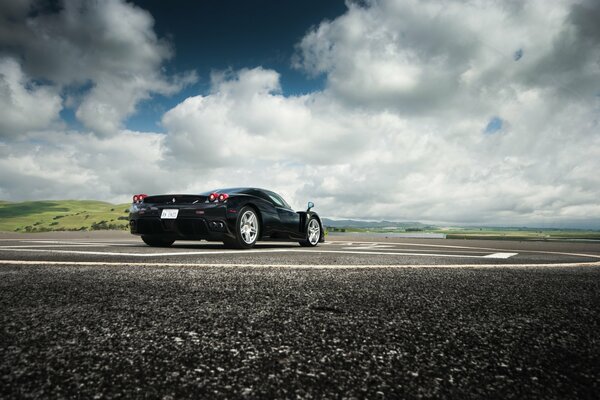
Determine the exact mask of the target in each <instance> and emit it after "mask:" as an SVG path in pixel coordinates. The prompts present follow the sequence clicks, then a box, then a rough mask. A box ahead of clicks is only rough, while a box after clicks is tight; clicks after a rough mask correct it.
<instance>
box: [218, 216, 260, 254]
mask: <svg viewBox="0 0 600 400" xmlns="http://www.w3.org/2000/svg"><path fill="white" fill-rule="evenodd" d="M234 233H235V237H234V238H227V239H225V240H224V243H225V246H227V247H233V248H236V249H250V248H252V247H254V245H255V244H256V241H257V240H258V237H259V233H260V224H259V222H258V215H257V214H256V211H255V210H254V209H253V208H252V207H244V208H242V209H241V210H240V213H239V216H238V219H237V221H236V223H235V232H234Z"/></svg>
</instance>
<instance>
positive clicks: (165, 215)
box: [160, 210, 179, 219]
mask: <svg viewBox="0 0 600 400" xmlns="http://www.w3.org/2000/svg"><path fill="white" fill-rule="evenodd" d="M177 214H179V210H162V214H160V217H161V218H162V219H177Z"/></svg>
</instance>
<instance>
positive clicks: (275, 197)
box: [267, 192, 291, 210]
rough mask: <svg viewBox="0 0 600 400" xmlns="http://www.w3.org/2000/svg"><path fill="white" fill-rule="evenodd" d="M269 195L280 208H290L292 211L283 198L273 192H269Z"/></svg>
mask: <svg viewBox="0 0 600 400" xmlns="http://www.w3.org/2000/svg"><path fill="white" fill-rule="evenodd" d="M267 194H268V195H269V197H270V198H271V200H273V203H275V204H276V205H278V206H279V207H284V208H289V209H290V210H291V207H290V205H289V204H288V203H286V202H285V200H284V199H282V198H281V196H279V195H278V194H276V193H273V192H267Z"/></svg>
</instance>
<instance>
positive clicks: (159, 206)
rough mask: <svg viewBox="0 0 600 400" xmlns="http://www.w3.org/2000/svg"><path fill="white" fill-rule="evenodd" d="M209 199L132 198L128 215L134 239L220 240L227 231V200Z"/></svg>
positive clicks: (200, 196)
mask: <svg viewBox="0 0 600 400" xmlns="http://www.w3.org/2000/svg"><path fill="white" fill-rule="evenodd" d="M213 197H214V196H211V195H208V196H207V195H190V194H174V195H172V194H169V195H158V196H146V195H144V194H140V195H135V196H134V198H133V203H132V204H131V208H130V213H129V228H130V232H131V233H132V234H134V235H144V236H153V237H161V238H169V239H189V240H197V239H206V240H223V238H224V237H225V236H227V235H231V233H230V231H229V227H228V222H227V218H228V212H227V200H228V199H227V198H222V197H221V198H219V197H218V196H217V197H216V198H213Z"/></svg>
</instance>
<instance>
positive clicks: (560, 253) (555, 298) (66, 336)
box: [0, 234, 600, 399]
mask: <svg viewBox="0 0 600 400" xmlns="http://www.w3.org/2000/svg"><path fill="white" fill-rule="evenodd" d="M85 235H87V237H86V236H85ZM336 239H339V241H338V242H336V243H332V244H327V245H323V246H319V247H317V248H316V249H302V248H300V247H299V246H297V245H294V244H283V243H282V244H270V245H269V244H262V245H261V246H259V248H257V249H256V251H254V252H238V253H232V251H231V250H225V249H223V248H222V247H221V246H215V245H210V244H207V243H205V242H201V243H196V244H194V243H183V244H180V245H178V246H175V247H173V248H170V249H152V248H148V247H145V246H142V245H141V244H140V242H139V241H138V240H135V239H134V240H132V238H130V237H129V236H125V235H121V234H98V235H89V234H84V236H82V235H81V234H79V235H74V234H62V235H58V234H54V235H44V236H40V235H32V236H13V235H5V236H4V237H1V238H0V322H1V326H2V328H1V330H0V397H1V398H7V399H8V398H61V397H67V398H72V397H78V398H117V397H120V398H122V397H126V398H127V397H135V398H162V399H168V398H183V397H200V398H201V397H204V398H298V397H300V398H399V397H402V398H432V397H434V398H465V397H468V398H489V397H497V398H557V399H558V398H561V399H562V398H598V395H599V393H600V378H599V377H600V333H599V332H600V330H599V329H600V311H599V310H600V263H598V261H600V245H599V244H596V243H554V242H553V243H546V242H508V241H506V242H504V241H502V242H496V241H482V242H476V241H451V240H408V239H396V240H385V239H379V238H378V239H377V243H373V240H372V239H371V240H367V239H369V238H357V237H352V238H348V237H345V238H336Z"/></svg>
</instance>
